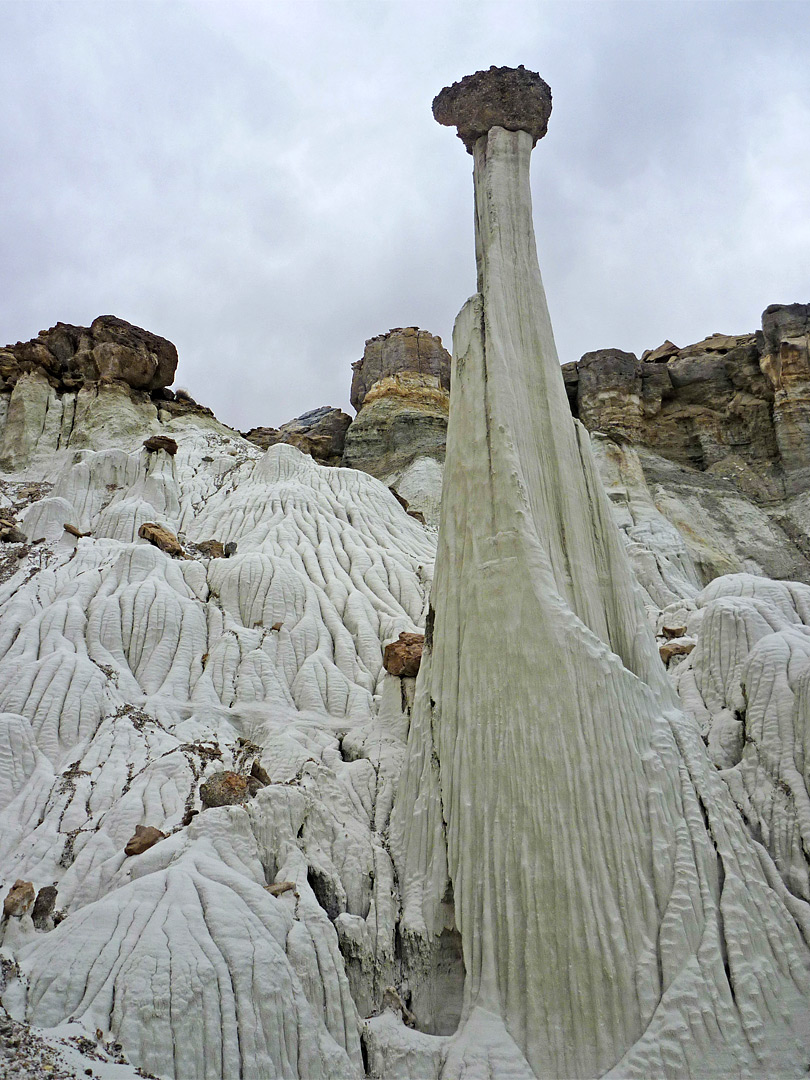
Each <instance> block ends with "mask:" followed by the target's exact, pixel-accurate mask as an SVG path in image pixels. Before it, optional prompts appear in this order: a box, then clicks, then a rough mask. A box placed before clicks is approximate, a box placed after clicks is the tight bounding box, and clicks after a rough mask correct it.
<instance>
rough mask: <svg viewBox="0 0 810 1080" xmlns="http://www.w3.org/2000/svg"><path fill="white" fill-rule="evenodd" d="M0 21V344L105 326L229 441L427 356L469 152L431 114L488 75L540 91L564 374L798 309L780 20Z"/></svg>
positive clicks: (70, 14) (453, 16) (720, 16)
mask: <svg viewBox="0 0 810 1080" xmlns="http://www.w3.org/2000/svg"><path fill="white" fill-rule="evenodd" d="M0 29H2V33H1V34H0V41H2V46H1V48H2V64H0V91H1V92H2V100H3V101H4V103H5V105H4V109H3V118H2V121H0V153H1V160H2V162H3V167H2V169H0V206H2V208H3V226H4V227H3V229H2V237H1V238H0V249H1V252H0V253H1V254H2V295H0V340H2V341H13V340H17V339H18V338H22V339H26V338H28V337H31V336H33V335H34V334H35V333H36V332H37V331H39V330H40V329H42V328H44V327H46V326H49V325H52V324H53V323H54V322H56V321H57V320H60V319H61V320H63V321H68V322H75V323H87V322H89V321H90V320H92V319H93V318H94V317H95V316H96V315H98V314H102V313H114V314H117V315H120V316H121V317H122V318H126V319H129V320H130V321H131V322H135V323H138V324H139V325H142V326H145V327H147V328H148V329H151V330H154V331H155V332H157V333H161V334H164V335H165V336H167V337H169V338H171V339H172V340H173V341H174V342H175V343H176V344H177V346H178V349H179V351H180V368H179V371H178V380H177V381H178V384H180V385H184V386H187V387H188V388H189V389H190V390H191V392H192V393H193V394H194V395H195V396H197V397H198V398H199V399H200V400H201V401H203V402H205V403H206V404H208V405H210V406H211V407H212V408H213V409H214V411H215V412H216V413H217V415H219V416H220V418H221V419H223V420H225V421H226V422H229V423H232V424H235V425H237V426H241V427H243V428H244V427H246V426H249V425H253V424H277V423H280V422H282V421H283V420H285V419H288V418H289V417H291V416H293V415H295V414H297V413H300V412H302V411H304V410H305V409H307V408H310V407H314V406H316V405H319V404H326V403H330V404H341V405H343V406H344V407H346V403H347V399H348V386H349V376H350V371H349V364H350V362H351V361H352V360H354V359H356V358H357V357H358V356H360V355H361V352H362V348H363V343H364V340H365V339H366V338H367V337H370V336H372V335H373V334H377V333H380V332H382V331H384V330H386V329H388V328H389V327H390V326H401V325H407V324H413V323H415V324H418V325H420V326H423V327H426V328H428V329H430V330H432V331H433V332H434V333H440V334H441V335H442V336H443V337H444V338H445V339H449V337H450V332H451V328H452V322H453V318H454V316H455V313H456V311H457V310H458V308H459V307H460V305H461V303H462V302H463V301H464V299H465V298H466V297H467V295H468V294H469V293H470V292H471V291H472V290H473V288H474V280H475V277H474V265H473V246H472V188H471V180H470V172H471V159H470V158H469V157H468V155H467V154H466V153H465V152H464V149H463V147H462V145H461V143H460V142H459V141H458V140H456V139H455V138H454V137H453V135H452V133H451V132H450V131H448V130H447V129H442V128H439V127H438V126H437V125H436V124H435V123H434V122H433V120H432V118H431V115H430V102H431V100H432V97H433V95H434V94H435V93H436V92H437V91H438V90H439V89H441V87H442V86H443V85H445V84H446V83H447V82H450V81H452V80H454V79H457V78H459V77H461V76H462V75H464V74H467V73H469V72H470V71H473V70H475V69H477V68H480V67H485V66H488V65H489V64H491V63H498V64H500V63H507V64H518V63H524V64H526V66H528V67H532V68H535V69H536V70H539V71H540V72H541V73H542V74H543V76H544V77H545V78H546V79H547V80H548V82H549V83H550V84H551V87H552V90H553V93H554V112H553V115H552V119H551V125H550V128H549V135H548V136H547V138H546V139H545V140H544V141H543V142H542V143H541V144H540V145H539V146H538V149H537V151H536V152H535V155H534V166H533V167H534V177H533V192H534V198H535V219H536V231H537V237H538V246H539V250H540V258H541V266H542V268H543V273H544V278H545V282H546V288H547V291H548V295H549V302H550V306H551V313H552V319H553V322H554V326H555V332H556V335H557V342H558V346H559V351H560V355H561V359H562V360H564V361H565V360H571V359H577V358H578V357H579V356H580V355H581V354H582V353H583V352H585V351H587V350H589V349H594V348H599V347H606V346H615V347H619V348H627V349H631V350H634V351H640V350H641V349H643V348H646V347H651V346H654V345H657V344H659V343H660V342H661V341H662V340H663V339H664V337H671V338H672V339H673V340H674V341H675V342H676V343H678V344H680V345H683V344H687V343H688V342H689V341H694V340H697V339H699V338H701V337H703V336H704V335H705V334H707V333H710V332H712V331H714V330H723V331H726V332H730V333H733V332H743V331H747V330H752V329H754V328H756V326H757V325H758V319H759V314H760V312H761V310H762V308H763V307H764V306H765V305H766V304H768V303H772V302H776V301H781V302H791V301H795V300H803V301H807V300H808V299H810V295H808V283H810V254H809V253H810V140H808V138H807V133H808V130H810V105H809V104H808V103H809V102H810V93H808V91H810V72H809V71H808V66H807V63H806V56H805V51H806V50H805V42H806V40H807V31H808V29H810V7H808V6H807V5H806V4H803V3H795V4H782V3H770V2H769V3H762V4H759V3H743V4H735V3H720V4H711V3H701V4H682V3H673V4H669V3H656V4H640V3H618V4H617V3H608V2H605V3H583V4H578V3H563V4H541V3H530V4H522V3H511V2H508V0H507V2H496V3H476V4H462V3H446V4H435V3H431V4H421V3H382V2H379V0H371V2H351V3H340V2H335V0H332V2H328V3H314V2H311V3H301V2H298V0H296V2H292V3H245V4H241V3H233V2H228V3H218V2H211V3H198V4H176V3H162V2H156V3H149V4H144V3H140V2H137V3H116V4H108V3H98V4H96V3H94V4H87V3H84V2H73V3H70V4H65V3H61V2H57V3H44V2H43V3H28V2H24V3H20V4H15V3H8V2H6V3H3V4H0Z"/></svg>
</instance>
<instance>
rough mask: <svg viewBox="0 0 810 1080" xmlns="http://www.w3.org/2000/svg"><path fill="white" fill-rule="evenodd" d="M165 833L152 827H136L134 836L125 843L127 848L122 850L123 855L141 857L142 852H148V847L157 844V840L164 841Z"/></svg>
mask: <svg viewBox="0 0 810 1080" xmlns="http://www.w3.org/2000/svg"><path fill="white" fill-rule="evenodd" d="M165 839H166V833H165V832H161V831H160V829H156V828H155V827H154V825H136V826H135V835H134V836H131V837H130V838H129V840H128V841H127V846H126V847H125V848H124V854H125V855H142V854H143V853H144V851H148V850H149V848H150V847H152V846H153V845H154V844H156V843H157V842H158V840H165Z"/></svg>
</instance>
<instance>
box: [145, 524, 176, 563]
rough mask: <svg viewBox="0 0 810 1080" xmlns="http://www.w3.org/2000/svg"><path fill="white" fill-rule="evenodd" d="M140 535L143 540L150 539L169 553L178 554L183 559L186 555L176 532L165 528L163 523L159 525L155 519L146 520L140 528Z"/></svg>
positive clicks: (150, 541)
mask: <svg viewBox="0 0 810 1080" xmlns="http://www.w3.org/2000/svg"><path fill="white" fill-rule="evenodd" d="M138 536H140V538H141V539H142V540H148V541H149V543H150V544H154V546H155V547H157V548H160V550H161V551H165V552H166V554H167V555H178V556H179V557H180V558H183V559H184V558H185V557H186V553H185V552H184V551H183V547H182V545H181V543H180V541H179V540H178V539H177V537H176V536H175V535H174V533H172V532H169V530H168V529H164V528H163V526H162V525H157V524H156V523H155V522H154V521H145V522H144V523H143V525H141V527H140V529H138Z"/></svg>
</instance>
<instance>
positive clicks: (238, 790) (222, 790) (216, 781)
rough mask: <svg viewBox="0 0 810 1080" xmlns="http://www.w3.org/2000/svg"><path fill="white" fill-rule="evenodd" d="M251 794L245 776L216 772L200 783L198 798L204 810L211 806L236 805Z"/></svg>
mask: <svg viewBox="0 0 810 1080" xmlns="http://www.w3.org/2000/svg"><path fill="white" fill-rule="evenodd" d="M251 794H253V793H252V792H251V791H250V789H249V785H248V781H247V778H246V777H244V776H240V775H239V773H234V772H216V773H214V774H213V775H212V776H209V778H208V779H207V780H206V781H205V783H204V784H201V785H200V799H201V800H202V804H203V807H204V808H205V809H206V810H207V809H208V808H209V807H211V806H236V805H237V804H239V803H243V802H245V801H246V800H247V799H249V798H250V796H251Z"/></svg>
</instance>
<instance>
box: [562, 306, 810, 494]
mask: <svg viewBox="0 0 810 1080" xmlns="http://www.w3.org/2000/svg"><path fill="white" fill-rule="evenodd" d="M809 317H810V305H806V304H790V305H781V304H773V305H771V306H770V307H768V308H767V309H766V310H765V312H764V313H763V316H762V330H761V331H757V332H756V333H753V334H743V335H739V336H729V335H725V334H713V335H711V337H708V338H705V339H704V340H703V341H700V342H697V343H696V344H693V345H688V346H686V347H685V348H681V349H679V348H677V346H675V345H673V344H672V342H669V341H668V342H665V343H664V345H662V346H660V347H659V348H658V349H655V350H653V351H651V352H647V353H644V354H643V355H642V357H641V359H639V358H638V357H636V356H635V355H634V354H633V353H627V352H622V351H621V350H619V349H600V350H598V351H596V352H590V353H586V354H585V355H584V356H583V357H582V359H581V360H580V361H579V362H578V363H575V364H565V365H564V366H563V375H564V378H565V384H566V389H567V392H568V398H569V402H570V404H571V410H572V412H573V413H574V416H576V417H578V418H579V419H580V420H581V421H582V423H583V424H584V425H585V426H586V427H587V428H588V429H589V430H590V431H600V432H602V433H604V434H605V435H608V436H611V437H613V438H616V439H618V440H620V441H624V442H629V443H631V444H633V445H635V446H643V447H647V448H648V449H650V450H653V451H654V452H655V453H656V454H659V455H660V456H662V457H664V458H666V459H668V460H669V461H672V462H675V463H676V464H679V465H683V466H686V467H687V468H690V469H697V470H698V471H700V472H708V473H712V474H714V475H716V476H718V477H721V478H724V479H727V480H731V481H732V482H733V483H734V484H735V485H736V486H737V487H739V488H740V490H742V491H744V492H746V494H748V495H750V496H753V497H754V498H756V499H758V500H759V501H762V502H766V503H767V502H772V501H774V500H776V499H780V498H784V497H785V496H789V495H793V494H797V493H799V492H802V491H805V490H806V489H807V486H808V481H810V333H809V332H808V319H809Z"/></svg>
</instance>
